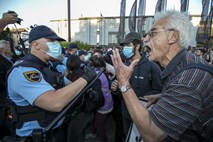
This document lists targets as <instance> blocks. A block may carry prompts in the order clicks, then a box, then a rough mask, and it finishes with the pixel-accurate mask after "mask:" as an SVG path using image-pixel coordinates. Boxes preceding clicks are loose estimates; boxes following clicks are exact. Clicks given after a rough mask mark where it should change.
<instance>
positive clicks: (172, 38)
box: [168, 30, 179, 44]
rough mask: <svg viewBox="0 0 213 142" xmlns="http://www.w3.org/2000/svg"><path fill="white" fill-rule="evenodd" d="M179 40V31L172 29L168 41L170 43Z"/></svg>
mask: <svg viewBox="0 0 213 142" xmlns="http://www.w3.org/2000/svg"><path fill="white" fill-rule="evenodd" d="M178 41H179V32H178V31H176V30H174V31H170V33H169V37H168V42H169V43H170V44H173V43H176V42H178Z"/></svg>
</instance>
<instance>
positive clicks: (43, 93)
mask: <svg viewBox="0 0 213 142" xmlns="http://www.w3.org/2000/svg"><path fill="white" fill-rule="evenodd" d="M59 41H64V39H63V38H61V37H59V36H58V35H57V34H56V33H55V32H54V31H53V30H51V29H50V28H49V27H47V26H44V25H40V26H37V27H34V28H33V29H32V30H31V31H30V33H29V43H30V46H31V53H30V54H28V55H26V56H25V57H23V58H22V59H20V60H19V61H17V62H16V63H15V65H14V66H13V68H12V69H11V70H10V71H9V73H8V75H7V84H8V88H7V90H8V96H9V99H10V102H13V103H11V104H10V107H11V109H12V110H14V111H13V114H12V115H13V116H16V117H12V120H13V122H16V123H15V127H16V135H17V136H18V137H21V138H23V137H27V138H28V139H30V140H32V136H33V132H34V130H35V129H40V130H42V129H44V128H45V127H46V126H47V125H48V124H50V122H52V120H53V119H54V118H55V117H56V116H57V115H58V113H59V112H60V111H61V110H63V109H64V108H65V106H67V105H68V104H69V103H70V102H71V101H72V100H73V99H74V98H75V97H76V96H77V95H78V94H79V92H80V91H81V90H82V89H83V88H84V87H85V86H86V85H87V84H88V83H90V82H91V81H92V80H93V79H94V78H95V77H96V73H95V72H94V71H93V70H92V69H90V68H85V74H84V75H83V76H82V77H80V78H79V79H77V80H76V81H74V82H70V81H69V80H68V79H66V78H65V77H64V76H63V75H62V74H61V73H59V72H57V71H56V70H55V69H52V68H51V67H50V66H49V64H48V63H49V62H50V61H55V60H58V59H59V58H60V56H61V53H62V49H61V46H60V43H59ZM13 108H15V109H13ZM16 118H17V119H16ZM63 121H64V118H62V119H61V120H59V122H58V123H57V124H56V125H55V126H54V128H53V129H52V130H51V131H50V132H47V134H46V136H47V137H46V139H47V142H50V141H56V142H57V141H61V142H64V141H66V140H65V138H66V136H65V133H64V131H63V129H62V124H63Z"/></svg>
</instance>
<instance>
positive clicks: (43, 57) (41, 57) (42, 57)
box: [32, 53, 49, 64]
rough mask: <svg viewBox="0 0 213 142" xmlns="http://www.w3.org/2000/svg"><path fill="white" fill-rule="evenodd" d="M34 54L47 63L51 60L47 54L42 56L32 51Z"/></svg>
mask: <svg viewBox="0 0 213 142" xmlns="http://www.w3.org/2000/svg"><path fill="white" fill-rule="evenodd" d="M32 54H33V55H34V56H36V57H37V58H39V59H40V60H42V61H43V62H44V63H45V64H48V62H49V60H48V59H47V58H46V56H42V55H39V54H36V53H32Z"/></svg>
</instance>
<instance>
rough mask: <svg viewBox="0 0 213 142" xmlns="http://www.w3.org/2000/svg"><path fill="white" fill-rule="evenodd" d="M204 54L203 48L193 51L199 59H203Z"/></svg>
mask: <svg viewBox="0 0 213 142" xmlns="http://www.w3.org/2000/svg"><path fill="white" fill-rule="evenodd" d="M205 53H206V50H205V49H203V48H198V49H196V50H195V55H197V56H198V57H200V58H204V54H205Z"/></svg>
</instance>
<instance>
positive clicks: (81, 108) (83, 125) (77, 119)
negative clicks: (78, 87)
mask: <svg viewBox="0 0 213 142" xmlns="http://www.w3.org/2000/svg"><path fill="white" fill-rule="evenodd" d="M84 67H85V65H84V63H83V61H81V60H80V58H79V57H78V56H77V55H70V56H69V57H68V60H67V71H68V75H67V78H68V79H69V80H70V81H72V82H74V81H75V80H77V79H78V78H80V77H81V76H83V75H84ZM88 90H90V92H91V90H92V91H93V92H94V91H95V93H96V94H89V93H84V97H81V99H79V101H78V102H79V103H78V105H76V108H75V109H74V111H73V113H72V117H71V120H70V121H69V123H68V129H67V141H75V142H83V141H84V137H85V132H86V129H87V127H88V126H89V124H91V123H92V122H93V120H94V114H95V111H96V110H97V109H98V108H99V107H94V105H95V104H96V103H98V102H99V101H100V100H94V99H92V104H90V103H87V102H86V101H88V100H89V99H90V98H89V96H91V95H95V96H92V97H91V98H95V97H100V96H103V93H102V90H101V81H100V80H99V79H98V80H96V81H95V82H94V84H92V86H91V88H90V89H88ZM87 92H88V91H87ZM102 99H104V98H103V97H102ZM82 101H83V103H82ZM97 101H98V102H97ZM103 101H104V100H103ZM90 108H92V109H90ZM94 108H95V109H94ZM76 128H77V129H76Z"/></svg>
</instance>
